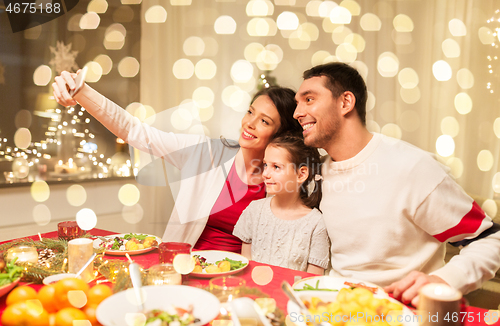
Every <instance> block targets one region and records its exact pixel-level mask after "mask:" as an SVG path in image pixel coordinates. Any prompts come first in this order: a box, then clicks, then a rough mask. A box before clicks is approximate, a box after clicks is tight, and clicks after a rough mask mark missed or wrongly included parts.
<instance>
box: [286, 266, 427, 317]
mask: <svg viewBox="0 0 500 326" xmlns="http://www.w3.org/2000/svg"><path fill="white" fill-rule="evenodd" d="M346 283H348V284H356V285H358V284H361V285H362V286H361V287H363V286H366V287H369V288H372V290H374V292H375V293H374V294H373V298H377V299H386V300H389V301H390V302H393V303H397V304H399V305H402V311H401V310H400V316H401V317H399V318H401V320H402V324H401V325H403V326H418V325H419V323H418V318H419V317H421V316H416V315H415V314H414V313H413V312H412V311H411V310H410V309H408V307H406V306H405V305H403V304H402V303H401V302H399V301H397V300H395V299H393V298H391V297H389V295H388V294H387V293H386V292H385V291H384V290H383V289H382V288H381V287H379V286H377V285H376V284H373V283H370V282H365V281H361V280H356V279H352V278H343V277H333V276H316V277H310V278H306V279H302V280H300V281H298V282H296V283H294V284H293V286H292V288H293V289H294V290H295V294H296V295H297V296H298V297H299V298H300V299H301V300H303V301H310V302H312V300H313V299H312V298H315V299H316V298H317V299H319V300H321V301H323V302H325V303H328V302H335V301H336V300H337V296H338V294H339V292H338V291H340V290H341V289H350V288H352V287H351V286H350V285H346ZM306 284H307V286H306V288H310V287H313V288H316V290H304V285H306ZM297 290H299V291H297ZM328 290H331V291H328ZM344 291H345V290H344ZM287 311H288V314H289V316H291V318H292V319H293V320H291V321H292V322H293V324H295V325H297V326H307V324H306V322H305V319H304V318H302V319H301V318H297V317H295V318H293V316H299V315H301V312H300V308H299V307H298V306H297V305H296V304H295V303H293V302H292V301H288V305H287ZM315 316H317V317H318V318H319V319H320V318H325V317H324V316H325V315H324V314H322V315H321V316H319V315H315ZM326 316H329V315H328V314H327V315H326ZM355 316H356V314H355ZM394 318H396V317H394ZM322 321H323V320H322ZM394 321H395V320H394ZM398 325H399V324H398Z"/></svg>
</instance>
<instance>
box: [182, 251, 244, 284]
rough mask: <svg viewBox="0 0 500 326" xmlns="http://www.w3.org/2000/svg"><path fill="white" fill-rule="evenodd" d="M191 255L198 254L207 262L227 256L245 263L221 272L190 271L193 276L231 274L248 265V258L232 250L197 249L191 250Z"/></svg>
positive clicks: (203, 276) (205, 276)
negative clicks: (239, 266)
mask: <svg viewBox="0 0 500 326" xmlns="http://www.w3.org/2000/svg"><path fill="white" fill-rule="evenodd" d="M192 255H193V256H194V255H198V256H200V257H204V258H205V259H206V262H207V263H211V264H214V263H215V262H217V261H220V260H223V259H225V258H229V259H231V260H235V261H241V262H242V263H243V264H246V265H245V266H243V267H241V268H238V269H233V270H230V271H228V272H221V273H206V271H205V270H204V271H203V272H201V273H196V272H192V273H190V274H189V275H191V276H195V277H200V278H212V277H217V276H226V275H232V274H236V273H239V272H241V271H242V270H244V269H245V268H247V267H248V262H249V261H248V259H247V258H246V257H245V256H242V255H240V254H237V253H234V252H229V251H221V250H199V251H193V252H192Z"/></svg>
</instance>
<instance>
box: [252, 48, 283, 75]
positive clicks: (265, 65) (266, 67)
mask: <svg viewBox="0 0 500 326" xmlns="http://www.w3.org/2000/svg"><path fill="white" fill-rule="evenodd" d="M279 62H280V59H279V58H278V55H277V54H276V53H274V52H272V51H268V50H264V51H262V52H261V53H259V55H258V56H257V60H256V63H257V67H258V68H259V69H260V70H262V71H271V70H274V69H276V67H277V66H278V64H279Z"/></svg>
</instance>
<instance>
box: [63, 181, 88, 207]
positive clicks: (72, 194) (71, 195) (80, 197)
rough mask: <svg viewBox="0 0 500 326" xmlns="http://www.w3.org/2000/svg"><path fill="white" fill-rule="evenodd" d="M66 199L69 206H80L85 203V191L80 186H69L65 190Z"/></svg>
mask: <svg viewBox="0 0 500 326" xmlns="http://www.w3.org/2000/svg"><path fill="white" fill-rule="evenodd" d="M66 199H67V200H68V203H69V204H70V205H71V206H75V207H78V206H82V205H83V204H85V202H86V201H87V191H85V188H84V187H83V186H81V185H72V186H69V187H68V189H67V190H66Z"/></svg>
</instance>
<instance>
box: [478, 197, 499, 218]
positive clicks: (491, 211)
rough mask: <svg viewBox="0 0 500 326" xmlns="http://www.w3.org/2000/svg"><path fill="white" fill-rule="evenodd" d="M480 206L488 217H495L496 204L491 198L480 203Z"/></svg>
mask: <svg viewBox="0 0 500 326" xmlns="http://www.w3.org/2000/svg"><path fill="white" fill-rule="evenodd" d="M481 208H482V209H483V211H484V212H485V213H486V214H487V215H488V216H490V217H495V216H496V215H497V212H498V206H497V203H496V202H495V201H494V200H493V199H486V200H485V201H484V202H483V204H482V205H481Z"/></svg>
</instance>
